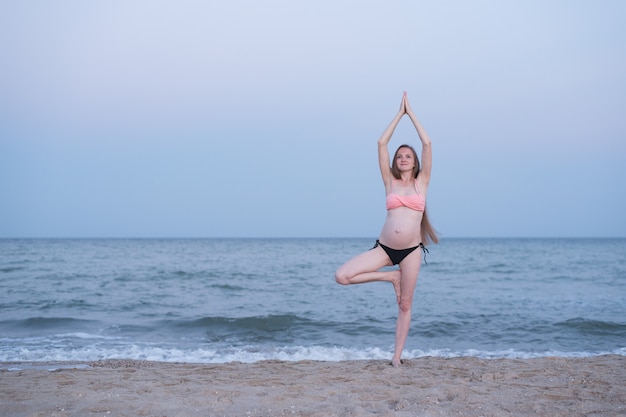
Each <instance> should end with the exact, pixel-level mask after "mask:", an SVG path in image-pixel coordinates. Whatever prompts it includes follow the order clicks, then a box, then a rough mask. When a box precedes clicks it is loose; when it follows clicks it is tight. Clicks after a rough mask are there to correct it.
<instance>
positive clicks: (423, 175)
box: [404, 93, 433, 185]
mask: <svg viewBox="0 0 626 417" xmlns="http://www.w3.org/2000/svg"><path fill="white" fill-rule="evenodd" d="M404 106H405V109H406V114H408V115H409V118H410V119H411V122H413V126H415V130H417V135H418V136H419V138H420V141H421V142H422V164H421V167H420V168H421V169H420V174H419V176H418V180H419V181H420V182H423V184H424V185H428V183H429V182H430V173H431V171H432V168H433V150H432V146H431V144H430V138H429V137H428V134H427V133H426V131H425V130H424V128H423V127H422V124H421V123H420V122H419V120H417V117H415V113H413V109H411V104H410V103H409V99H408V97H407V96H406V93H405V95H404Z"/></svg>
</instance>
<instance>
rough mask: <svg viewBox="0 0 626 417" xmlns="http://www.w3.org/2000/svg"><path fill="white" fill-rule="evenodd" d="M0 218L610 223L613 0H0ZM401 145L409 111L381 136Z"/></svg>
mask: <svg viewBox="0 0 626 417" xmlns="http://www.w3.org/2000/svg"><path fill="white" fill-rule="evenodd" d="M0 52H1V56H2V65H0V237H373V238H375V237H376V236H378V234H379V232H380V229H381V227H382V224H383V222H384V218H385V202H384V187H383V185H382V181H381V180H380V174H379V171H378V165H377V156H376V152H377V146H376V141H377V139H378V137H379V136H380V134H381V133H382V131H383V130H384V129H385V127H386V126H387V124H388V123H389V122H390V121H391V119H392V118H393V116H394V114H395V112H396V111H397V109H398V106H399V104H400V100H401V97H402V92H403V91H405V90H406V91H407V92H408V94H409V99H410V101H411V103H412V107H413V109H414V111H415V113H416V114H417V116H418V118H419V119H420V120H421V122H422V124H423V125H424V127H425V129H426V130H427V132H428V133H429V135H430V137H431V139H432V142H433V173H432V180H431V186H430V189H429V196H428V197H429V199H428V203H427V207H428V210H429V214H430V216H431V219H432V222H433V224H434V226H435V227H436V228H437V229H438V230H439V232H440V233H441V235H442V236H443V237H577V236H581V237H589V236H597V237H613V236H617V237H625V236H626V2H624V1H621V0H615V1H606V0H599V1H575V0H540V1H539V0H537V1H528V0H524V1H521V0H520V1H502V0H487V1H471V2H470V1H461V0H459V1H416V0H400V1H364V0H359V1H356V0H355V1H341V0H316V1H309V2H299V1H287V0H283V1H277V0H267V1H262V2H261V1H251V0H241V1H237V0H235V1H226V0H223V1H219V2H217V1H189V0H182V1H179V0H177V1H161V0H145V1H83V0H76V1H64V0H60V1H54V2H51V1H28V2H22V1H4V2H2V3H1V4H0ZM404 142H408V143H413V144H415V145H417V146H418V147H419V142H418V138H417V136H416V134H415V131H414V129H413V127H412V125H411V123H410V121H409V119H408V118H406V117H405V118H404V119H403V120H402V122H401V123H400V126H399V127H398V129H397V130H396V134H395V136H394V138H393V139H392V142H391V144H390V148H391V151H392V152H393V151H394V150H395V148H396V147H397V146H398V145H400V144H401V143H404Z"/></svg>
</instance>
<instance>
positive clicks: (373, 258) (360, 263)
mask: <svg viewBox="0 0 626 417" xmlns="http://www.w3.org/2000/svg"><path fill="white" fill-rule="evenodd" d="M385 266H391V261H390V260H389V256H387V254H386V253H385V251H384V250H383V248H381V247H380V246H377V247H375V248H374V249H370V250H368V251H367V252H363V253H361V254H359V255H357V256H355V257H354V258H352V259H350V260H349V261H347V262H346V263H345V264H343V265H342V266H340V267H339V269H338V270H337V275H342V276H349V277H353V276H356V275H359V274H363V273H366V272H375V271H378V270H379V269H381V268H383V267H385Z"/></svg>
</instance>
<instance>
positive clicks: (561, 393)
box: [0, 355, 626, 417]
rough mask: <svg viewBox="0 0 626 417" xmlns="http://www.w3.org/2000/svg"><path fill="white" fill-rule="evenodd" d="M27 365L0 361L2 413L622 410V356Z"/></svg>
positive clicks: (625, 397) (625, 364) (625, 370)
mask: <svg viewBox="0 0 626 417" xmlns="http://www.w3.org/2000/svg"><path fill="white" fill-rule="evenodd" d="M28 365H29V364H7V363H4V364H2V366H1V368H2V370H1V371H0V415H2V416H96V415H98V416H185V417H190V416H369V415H377V416H454V415H461V416H470V417H471V416H476V417H478V416H551V417H554V416H568V417H572V416H591V415H593V416H623V415H626V357H624V356H618V355H606V356H597V357H590V358H571V359H565V358H539V359H478V358H469V357H465V358H452V359H444V358H419V359H411V360H408V361H406V362H405V364H404V366H403V367H402V368H400V369H394V368H392V367H391V366H389V364H388V363H387V362H385V361H346V362H313V361H302V362H279V361H265V362H257V363H251V364H246V363H228V364H172V363H161V362H145V361H128V360H110V361H101V362H91V363H84V364H73V365H72V366H75V367H68V365H70V364H67V363H62V364H58V365H59V367H58V369H56V370H52V371H51V370H47V369H42V364H36V365H37V366H36V367H35V368H34V369H33V368H30V369H29V368H28ZM85 365H88V366H85ZM45 366H46V367H48V369H51V368H52V367H54V366H55V364H45Z"/></svg>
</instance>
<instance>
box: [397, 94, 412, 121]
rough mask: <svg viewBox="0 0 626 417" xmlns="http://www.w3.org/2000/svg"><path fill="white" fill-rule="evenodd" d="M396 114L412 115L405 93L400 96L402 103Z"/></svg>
mask: <svg viewBox="0 0 626 417" xmlns="http://www.w3.org/2000/svg"><path fill="white" fill-rule="evenodd" d="M398 112H399V113H400V114H401V115H405V114H408V115H409V116H412V115H413V109H412V108H411V104H410V103H409V97H408V96H407V94H406V91H405V92H404V93H403V94H402V102H401V103H400V110H399V111H398Z"/></svg>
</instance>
